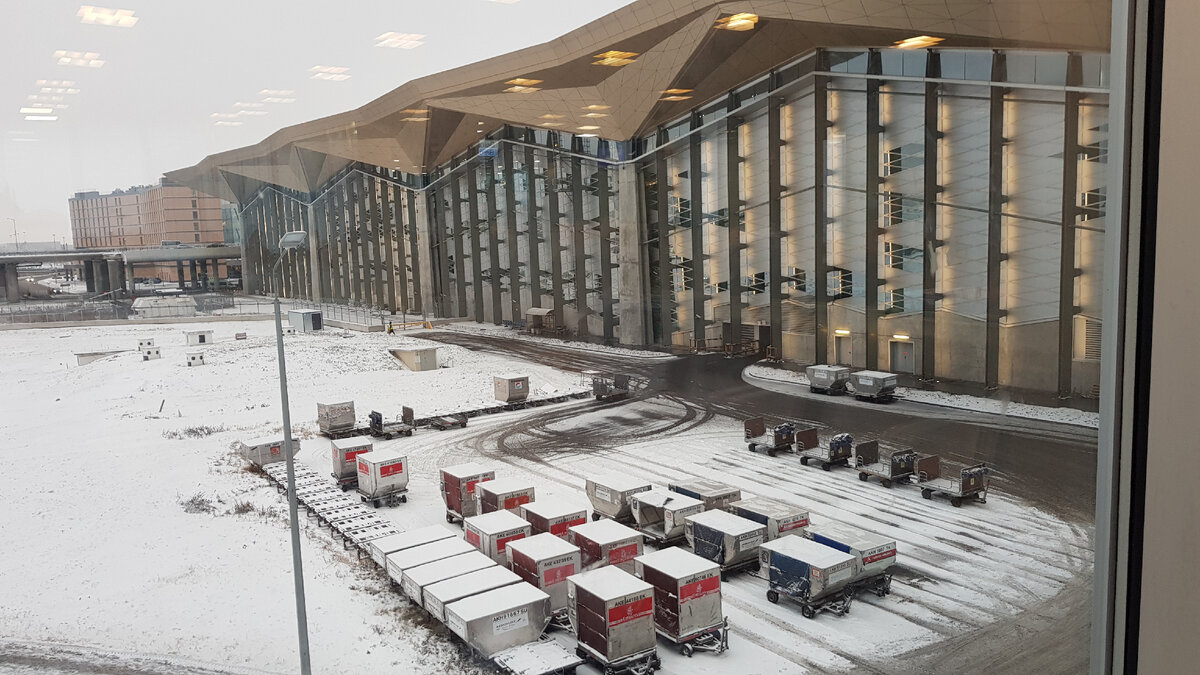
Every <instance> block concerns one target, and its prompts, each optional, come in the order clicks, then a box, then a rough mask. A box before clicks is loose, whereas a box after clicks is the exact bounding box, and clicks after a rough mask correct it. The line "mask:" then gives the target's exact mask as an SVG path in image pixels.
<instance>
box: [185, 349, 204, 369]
mask: <svg viewBox="0 0 1200 675" xmlns="http://www.w3.org/2000/svg"><path fill="white" fill-rule="evenodd" d="M187 364H188V367H189V368H191V367H192V366H202V365H204V352H188V355H187Z"/></svg>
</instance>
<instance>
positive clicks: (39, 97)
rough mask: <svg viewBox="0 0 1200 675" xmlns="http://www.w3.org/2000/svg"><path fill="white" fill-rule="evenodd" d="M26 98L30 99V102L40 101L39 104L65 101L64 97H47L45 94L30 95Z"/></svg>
mask: <svg viewBox="0 0 1200 675" xmlns="http://www.w3.org/2000/svg"><path fill="white" fill-rule="evenodd" d="M25 98H27V99H29V100H30V101H38V102H43V101H61V100H63V97H61V96H46V95H45V94H30V95H29V96H26V97H25Z"/></svg>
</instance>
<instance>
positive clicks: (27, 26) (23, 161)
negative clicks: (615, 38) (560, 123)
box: [0, 0, 629, 244]
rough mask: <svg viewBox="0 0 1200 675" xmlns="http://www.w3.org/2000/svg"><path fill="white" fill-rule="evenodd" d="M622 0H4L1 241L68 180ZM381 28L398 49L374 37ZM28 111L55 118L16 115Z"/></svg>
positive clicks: (309, 111) (501, 45)
mask: <svg viewBox="0 0 1200 675" xmlns="http://www.w3.org/2000/svg"><path fill="white" fill-rule="evenodd" d="M102 1H103V0H102ZM626 4H629V0H588V2H579V1H577V0H425V1H419V0H344V1H343V2H340V3H332V2H329V1H328V0H287V1H283V0H240V1H237V2H235V1H233V0H203V1H198V0H141V1H135V0H122V1H120V2H119V4H107V5H105V4H102V5H86V6H85V5H83V4H80V3H78V2H65V1H62V0H37V1H36V2H15V1H14V0H9V1H8V2H6V3H5V5H6V6H5V15H6V16H5V27H4V33H5V39H4V40H2V41H0V63H4V64H5V67H4V68H2V69H0V243H4V244H12V243H13V237H14V233H13V230H14V221H16V222H15V229H16V231H17V234H16V236H17V237H19V239H20V241H22V242H26V241H50V240H51V239H52V238H57V239H58V240H59V241H63V240H64V238H66V237H69V233H70V219H69V216H68V211H67V199H68V198H70V197H71V196H72V195H73V194H74V193H76V192H83V191H90V190H99V191H101V192H110V191H112V190H114V189H117V188H126V187H130V186H132V185H143V184H149V183H154V182H157V181H158V179H159V178H160V177H161V176H162V174H163V173H165V172H167V171H170V170H173V169H178V168H183V167H186V166H191V165H193V164H195V163H197V162H199V161H200V160H201V159H203V158H204V157H205V156H206V155H210V154H213V153H215V152H220V151H222V150H228V149H231V148H237V147H241V146H245V145H250V144H253V143H256V142H258V141H259V140H262V139H263V138H264V137H266V136H268V135H270V134H271V133H272V132H274V131H276V130H277V129H280V128H282V127H285V126H288V125H291V124H296V123H299V122H304V121H307V120H311V119H314V118H318V117H323V116H326V115H331V114H335V113H339V112H343V111H345V110H349V109H352V108H356V107H358V106H360V105H362V104H364V103H366V102H368V101H370V100H372V99H374V98H377V97H378V96H381V95H382V94H384V93H386V92H388V91H391V90H392V89H395V88H396V87H398V86H400V85H401V84H404V83H405V82H407V81H409V80H412V79H415V78H417V77H421V76H424V75H430V74H433V73H437V72H440V71H443V70H446V69H449V68H454V67H457V66H461V65H465V64H468V63H474V62H476V61H480V60H484V59H487V58H491V57H495V56H498V55H501V54H505V53H507V52H511V51H515V50H518V49H522V48H524V47H529V46H531V45H535V44H539V43H542V42H546V41H548V40H551V39H554V38H555V37H558V36H559V35H562V34H563V33H566V32H567V31H570V30H572V29H574V28H577V27H579V26H581V25H583V24H585V23H588V22H590V21H592V20H595V19H597V18H599V17H601V16H603V15H605V14H608V13H609V12H612V11H613V10H615V9H617V8H619V7H621V6H624V5H626ZM84 7H95V8H97V9H96V10H94V11H85V10H83V9H82V8H84ZM105 10H128V11H130V12H132V14H131V15H114V14H112V13H110V12H107V11H105ZM81 12H82V15H81ZM132 19H136V22H132V21H131V20H132ZM89 21H90V23H89ZM114 23H132V25H131V26H129V27H122V26H120V25H111V24H114ZM106 24H109V25H106ZM385 33H393V34H397V35H398V36H399V37H395V36H393V40H392V42H393V43H396V44H400V45H402V46H399V47H384V46H377V43H378V42H379V37H380V36H382V35H383V34H385ZM413 36H416V37H413ZM418 43H419V44H418ZM59 52H62V53H59ZM64 60H65V61H68V62H69V63H61V64H60V63H59V62H60V61H64ZM316 66H323V67H326V68H348V70H346V71H343V72H331V73H328V74H330V75H335V76H341V75H349V76H350V77H349V78H345V79H313V74H314V73H312V72H310V69H312V68H314V67H316ZM39 81H41V82H39ZM264 92H265V93H264ZM281 92H283V93H281ZM31 96H38V97H50V98H42V99H31V98H30V97H31ZM264 99H275V102H270V101H265V100H264ZM239 103H240V104H242V105H240V106H239V105H238V104H239ZM57 106H65V107H57ZM45 107H49V108H50V110H49V111H46V110H44V108H45ZM23 108H34V109H35V110H33V111H25V112H22V109H23ZM37 108H42V110H36V109H37ZM239 113H240V114H239ZM263 113H265V114H263ZM39 116H44V117H57V119H56V120H30V119H27V118H28V117H39ZM218 123H221V124H218Z"/></svg>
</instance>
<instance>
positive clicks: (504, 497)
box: [475, 478, 533, 516]
mask: <svg viewBox="0 0 1200 675" xmlns="http://www.w3.org/2000/svg"><path fill="white" fill-rule="evenodd" d="M475 500H476V502H478V509H477V510H476V511H475V513H476V515H483V514H485V513H492V512H493V511H508V512H510V513H512V514H513V515H517V516H519V515H521V506H522V505H524V504H528V503H529V502H532V501H533V483H530V482H529V481H526V480H522V479H520V478H494V479H492V480H488V481H482V482H480V483H479V484H477V485H476V486H475Z"/></svg>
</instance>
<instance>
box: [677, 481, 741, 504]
mask: <svg viewBox="0 0 1200 675" xmlns="http://www.w3.org/2000/svg"><path fill="white" fill-rule="evenodd" d="M667 488H668V489H670V490H671V492H678V493H679V494H681V495H687V496H688V497H691V498H693V499H699V500H700V501H702V502H704V509H705V510H710V509H722V510H724V509H727V508H729V504H730V503H732V502H736V501H737V500H739V499H741V498H742V491H741V490H739V489H738V488H735V487H733V486H731V485H726V484H724V483H719V482H717V481H715V480H708V479H707V478H693V479H690V480H683V481H679V482H676V483H670V484H669V485H667Z"/></svg>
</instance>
